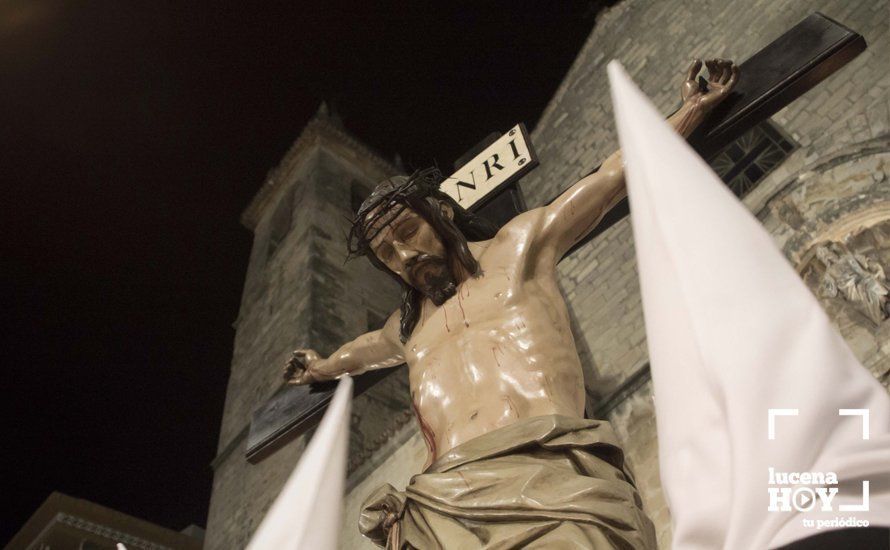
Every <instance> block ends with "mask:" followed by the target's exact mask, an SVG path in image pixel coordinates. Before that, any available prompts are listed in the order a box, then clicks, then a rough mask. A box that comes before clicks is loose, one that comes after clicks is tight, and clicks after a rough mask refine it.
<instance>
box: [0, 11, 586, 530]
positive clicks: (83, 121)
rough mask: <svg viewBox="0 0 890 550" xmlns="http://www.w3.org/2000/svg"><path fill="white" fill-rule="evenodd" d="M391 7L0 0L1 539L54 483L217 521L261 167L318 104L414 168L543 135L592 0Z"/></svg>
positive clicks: (131, 506) (135, 506) (173, 522)
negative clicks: (216, 490)
mask: <svg viewBox="0 0 890 550" xmlns="http://www.w3.org/2000/svg"><path fill="white" fill-rule="evenodd" d="M398 4H400V6H401V7H400V8H396V7H383V6H384V3H382V2H345V3H344V2H330V1H328V2H299V1H289V2H282V3H280V4H277V3H275V4H273V3H271V2H262V3H250V2H243V1H241V2H233V3H231V4H228V5H227V4H224V3H209V2H199V1H192V2H162V1H159V0H151V1H146V2H135V1H129V0H109V1H106V2H92V3H89V2H62V1H54V0H7V1H4V2H2V3H0V174H2V176H0V178H2V179H0V189H2V190H0V193H2V199H0V206H2V213H0V231H2V254H0V261H2V281H3V282H2V302H0V306H2V320H3V328H2V332H0V341H2V347H0V357H2V362H3V364H2V369H3V370H2V373H3V386H2V388H3V390H2V391H3V393H2V399H0V413H2V416H0V422H2V425H3V434H2V435H3V438H2V440H3V443H4V446H5V451H4V452H3V453H2V455H0V456H2V458H0V472H2V486H0V520H2V531H0V543H2V542H4V541H6V540H8V539H9V537H11V536H12V535H13V534H14V532H15V531H16V530H17V529H18V528H19V527H20V526H21V525H22V524H23V523H24V521H25V520H26V518H27V517H28V516H29V515H30V514H31V513H32V512H33V511H34V510H35V509H36V508H37V507H38V506H39V505H40V503H41V502H42V501H43V500H44V499H45V498H46V497H47V495H48V494H49V493H50V492H51V491H53V490H58V491H62V492H64V493H67V494H70V495H72V496H76V497H81V498H86V499H89V500H92V501H95V502H98V503H100V504H103V505H106V506H110V507H112V508H116V509H118V510H121V511H123V512H126V513H129V514H132V515H135V516H138V517H142V518H145V519H147V520H150V521H154V522H157V523H160V524H161V525H165V526H168V527H172V528H175V529H181V528H183V527H185V526H186V525H188V524H190V523H197V524H199V525H202V526H203V525H205V523H206V514H207V506H208V502H209V499H210V487H211V480H212V472H211V470H210V467H209V463H210V461H211V459H212V458H213V456H214V454H215V449H216V443H217V437H218V432H219V423H220V419H221V416H222V408H223V401H224V397H225V387H226V381H227V378H228V373H229V363H230V358H231V352H232V340H233V336H234V332H233V330H232V328H231V323H232V321H234V319H235V317H236V314H237V308H238V303H239V296H240V292H241V285H242V282H243V274H244V271H245V269H246V262H247V257H248V252H249V246H250V234H249V233H248V231H247V230H245V229H244V228H243V227H241V226H240V225H239V223H238V216H239V214H240V212H241V211H242V210H243V209H244V208H245V207H246V206H247V204H248V202H249V201H250V199H251V197H252V196H253V195H254V193H255V192H256V191H257V190H258V189H259V187H260V185H261V183H262V181H263V178H264V176H265V174H266V172H267V171H268V170H269V169H270V168H272V167H273V166H274V165H275V164H276V163H277V162H278V160H279V159H280V158H281V156H282V155H283V154H284V152H285V151H286V150H287V148H288V146H289V145H290V144H291V143H292V142H293V140H294V139H295V138H296V137H297V136H298V135H299V132H300V130H301V129H302V128H303V126H304V125H305V123H306V122H307V121H308V120H309V118H310V117H311V116H312V114H313V113H314V112H315V110H316V109H317V107H318V105H319V103H320V101H322V99H328V100H331V101H333V102H334V104H335V106H336V108H337V110H338V111H339V113H340V114H341V115H342V117H343V119H344V121H345V125H346V127H347V128H348V129H349V130H350V131H352V132H353V133H354V134H355V135H356V136H358V137H359V138H360V139H362V140H364V141H365V142H367V143H368V144H370V145H371V146H372V147H374V148H376V149H377V150H379V151H381V152H383V153H384V154H385V155H387V156H388V157H390V158H391V157H392V156H393V155H394V154H395V153H399V154H401V155H402V158H403V159H404V160H405V162H406V164H408V165H409V167H412V166H413V167H420V166H423V165H425V164H428V163H430V162H432V161H434V160H435V161H438V162H439V163H440V165H442V166H448V165H450V163H451V162H452V161H453V160H454V159H455V158H456V157H458V156H460V155H461V154H462V153H463V152H464V151H465V150H467V149H468V148H470V147H471V146H473V145H474V144H475V143H476V142H477V141H478V140H480V139H481V138H483V137H485V135H487V134H488V133H489V132H491V131H494V130H501V131H502V130H505V129H507V128H509V127H510V126H512V125H513V124H514V123H515V122H517V121H524V122H526V123H527V124H529V125H530V126H532V125H533V124H534V122H535V121H536V120H537V118H538V117H539V116H540V114H541V111H542V110H543V108H544V107H545V106H546V104H547V101H548V100H549V98H550V96H551V95H552V94H553V92H554V91H555V90H556V87H557V86H558V85H559V82H560V80H561V79H562V77H563V76H564V74H565V72H566V71H567V70H568V68H569V66H570V64H571V62H572V61H573V59H574V56H575V54H576V53H577V52H578V50H579V49H580V47H581V45H582V44H583V42H584V39H585V38H586V37H587V35H588V33H589V32H590V30H591V28H592V26H593V23H594V18H595V13H596V11H597V5H598V2H596V1H592V0H587V1H580V2H567V1H564V2H548V1H541V2H539V3H537V4H534V3H522V2H498V3H492V2H461V3H457V2H447V3H446V2H440V3H439V7H438V8H437V9H435V10H418V11H406V7H407V6H420V5H421V3H416V2H400V3H398ZM251 5H253V6H257V7H256V8H251V7H250V6H251ZM370 5H375V6H376V9H375V10H374V11H368V10H369V7H368V6H370ZM445 5H447V6H450V7H448V8H445V7H444V6H445ZM259 6H263V9H259ZM557 6H558V7H559V11H558V12H557V11H555V10H556V7H557ZM413 9H417V8H413ZM362 10H365V11H362Z"/></svg>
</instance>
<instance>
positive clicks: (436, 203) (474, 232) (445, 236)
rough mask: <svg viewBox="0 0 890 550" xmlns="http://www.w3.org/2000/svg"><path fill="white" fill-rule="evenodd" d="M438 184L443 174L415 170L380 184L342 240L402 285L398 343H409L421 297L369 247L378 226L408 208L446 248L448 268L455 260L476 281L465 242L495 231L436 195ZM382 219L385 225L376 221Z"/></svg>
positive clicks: (478, 270)
mask: <svg viewBox="0 0 890 550" xmlns="http://www.w3.org/2000/svg"><path fill="white" fill-rule="evenodd" d="M441 182H442V174H441V172H439V170H438V169H437V168H427V169H424V170H418V171H416V172H414V173H413V174H411V175H410V176H408V177H405V176H396V177H393V178H390V179H388V180H384V181H383V182H381V183H380V184H378V185H377V187H375V188H374V191H373V192H372V193H371V195H370V196H368V198H367V199H365V201H364V202H363V203H362V205H361V207H360V208H359V209H358V212H356V215H355V218H354V219H353V223H352V228H351V230H350V232H349V237H348V242H347V247H348V250H349V257H350V258H352V257H355V256H367V258H368V260H370V261H371V263H372V264H373V265H374V266H375V267H376V268H377V269H379V270H381V271H383V272H385V273H388V274H389V275H390V276H391V277H392V278H393V279H395V280H396V282H398V283H399V286H401V287H402V304H401V307H400V313H401V319H400V322H399V339H400V340H401V341H402V343H405V342H407V341H408V338H409V337H410V336H411V333H412V332H413V331H414V327H415V326H416V325H417V322H418V320H419V319H420V313H421V310H420V305H421V303H422V302H423V293H422V292H421V291H420V290H418V289H416V288H414V287H413V286H411V285H409V284H408V283H406V282H405V281H404V280H403V279H402V278H401V277H399V276H398V275H397V274H395V273H394V272H393V271H391V270H390V269H389V268H388V267H386V264H384V263H383V262H382V261H380V259H379V258H377V255H376V254H374V252H373V250H371V246H370V242H371V240H372V239H373V238H374V236H375V235H376V234H377V232H379V231H382V229H383V227H385V226H386V224H387V223H389V221H391V220H392V219H394V217H395V216H397V215H398V212H400V211H401V210H402V209H403V208H410V209H411V210H413V211H414V212H416V213H417V214H418V215H420V216H421V217H423V219H425V220H426V221H427V222H428V223H429V224H430V225H431V226H432V227H433V229H435V230H436V233H437V234H438V235H439V238H440V239H441V240H442V244H443V245H444V247H445V253H446V256H447V259H448V261H449V262H450V263H451V269H452V270H453V269H455V267H456V266H455V265H454V262H458V263H459V264H460V265H462V266H463V267H464V268H465V269H466V270H467V271H468V272H469V273H470V274H471V275H472V276H474V277H478V276H479V275H481V272H482V270H481V268H480V266H479V262H478V261H477V260H476V258H474V257H473V254H472V252H470V248H469V246H468V245H467V242H468V241H484V240H487V239H491V238H492V237H494V236H495V234H496V233H497V231H498V227H497V226H496V225H495V224H494V223H492V222H490V221H489V220H486V219H485V218H482V217H480V216H477V215H475V214H472V213H471V212H468V211H467V210H465V209H464V208H463V207H462V206H461V205H459V204H458V203H457V201H455V200H454V199H452V198H451V197H450V196H448V195H447V194H445V193H443V192H441V191H440V190H439V184H441ZM442 203H445V204H447V205H449V206H450V207H451V209H452V211H453V212H454V215H453V217H452V218H451V219H449V218H448V217H447V216H445V215H444V214H443V213H442V209H441V204H442ZM369 214H371V215H370V216H369ZM381 220H387V221H386V223H381V224H377V223H376V222H378V221H381ZM372 229H375V232H374V233H373V234H369V230H372Z"/></svg>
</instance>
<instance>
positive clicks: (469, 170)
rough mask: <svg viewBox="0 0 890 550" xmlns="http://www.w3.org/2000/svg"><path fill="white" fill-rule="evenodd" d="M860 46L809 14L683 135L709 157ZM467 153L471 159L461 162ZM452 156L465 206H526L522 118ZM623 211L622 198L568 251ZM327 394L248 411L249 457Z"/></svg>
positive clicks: (282, 440)
mask: <svg viewBox="0 0 890 550" xmlns="http://www.w3.org/2000/svg"><path fill="white" fill-rule="evenodd" d="M865 48H866V44H865V39H864V38H863V37H862V36H860V35H859V34H857V33H855V32H854V31H852V30H850V29H848V28H846V27H844V26H843V25H841V24H840V23H838V22H836V21H833V20H832V19H830V18H828V17H826V16H824V15H822V14H820V13H814V14H812V15H810V16H809V17H807V18H806V19H804V20H803V21H801V22H800V23H798V24H797V25H795V26H794V27H792V28H791V29H790V30H788V31H787V32H786V33H785V34H783V35H782V36H780V37H779V38H777V39H776V40H774V41H773V42H772V43H770V44H769V45H768V46H766V47H765V48H763V49H762V50H760V51H759V52H757V53H756V54H754V55H753V56H752V57H751V58H750V59H748V60H747V61H745V62H743V63H742V64H741V65H740V69H741V77H740V79H739V82H738V84H737V86H736V88H735V90H734V91H733V92H732V94H731V95H730V96H729V97H728V98H727V99H726V100H725V101H724V102H723V103H721V105H720V106H719V107H718V108H717V109H716V110H715V111H714V112H713V113H711V115H710V116H709V118H708V120H707V121H706V122H705V123H704V124H703V125H702V126H701V127H700V128H698V129H697V130H696V132H695V133H694V134H693V135H692V136H691V137H690V138H689V141H690V143H691V145H692V146H693V147H694V148H695V149H696V151H697V152H698V153H699V154H701V156H702V157H704V158H705V159H706V160H707V159H709V158H710V157H712V156H714V155H715V154H716V153H717V152H719V151H720V150H721V149H722V148H723V147H724V146H726V145H728V144H729V143H731V142H732V141H734V140H735V139H737V138H738V137H740V136H741V135H743V134H744V133H745V132H746V131H748V130H749V129H751V128H752V127H754V126H755V125H757V124H759V123H760V122H762V121H764V120H766V119H767V118H769V117H770V116H772V115H773V114H775V113H776V112H778V111H779V110H780V109H782V108H783V107H785V106H786V105H788V104H789V103H791V102H792V101H794V100H795V99H797V98H798V97H800V96H801V95H802V94H803V93H805V92H807V91H808V90H810V89H812V88H813V87H814V86H815V85H816V84H818V83H819V82H821V81H822V80H824V79H825V78H827V77H828V76H830V75H831V74H833V73H834V72H836V71H837V70H838V69H840V68H841V67H843V66H844V65H846V64H847V63H848V62H849V61H851V60H852V59H853V58H854V57H856V56H857V55H859V54H860V53H861V52H863V51H864V50H865ZM465 159H471V160H469V161H468V162H464V160H465ZM520 160H522V162H520ZM455 164H456V171H455V174H454V175H453V176H452V177H451V178H449V179H448V180H446V182H444V183H443V186H442V188H443V190H444V191H446V192H448V193H449V194H451V195H452V197H454V198H455V200H458V202H460V203H463V204H466V205H468V207H469V209H470V210H473V211H476V212H478V213H479V214H481V215H483V216H486V217H488V218H489V219H491V220H492V221H495V222H496V223H498V224H503V223H505V222H507V221H508V220H509V219H510V218H512V217H513V216H515V215H517V214H518V213H520V212H522V211H524V210H525V204H524V201H523V199H522V196H521V194H520V193H519V191H518V189H517V186H516V183H517V181H518V180H519V178H521V177H522V176H523V175H525V174H526V173H528V171H529V170H531V169H532V168H534V167H535V166H536V165H537V159H536V157H535V155H534V151H533V150H532V148H531V144H530V142H529V140H528V135H527V133H526V132H525V128H524V126H522V125H521V124H520V125H517V126H516V127H514V128H513V129H511V130H510V131H509V132H507V133H506V134H504V135H503V136H500V137H498V136H497V134H495V135H493V136H489V137H488V138H486V139H485V140H483V142H482V143H480V144H479V145H477V146H476V147H475V148H474V149H473V150H471V151H470V152H469V153H467V154H465V155H464V157H462V158H461V159H459V160H458V162H457V163H455ZM458 166H459V167H460V168H457V167H458ZM555 198H556V197H554V199H555ZM628 213H629V209H628V203H627V199H625V200H623V201H622V202H621V203H619V204H618V206H616V207H615V208H613V209H612V210H611V211H610V212H609V213H608V214H607V215H606V216H605V218H604V219H603V220H602V222H600V224H599V225H598V226H597V227H596V228H595V229H594V230H593V231H592V232H591V233H590V234H589V235H588V236H587V237H585V238H584V239H582V240H581V242H579V243H578V244H577V245H575V247H574V248H573V249H572V250H570V251H569V252H568V254H571V253H572V252H573V251H574V250H575V249H577V248H578V247H580V246H583V245H584V244H585V243H587V242H588V241H590V240H591V239H593V238H595V237H596V236H597V235H598V234H600V233H602V232H603V231H605V230H606V229H608V228H609V227H611V226H612V225H614V224H615V223H616V222H617V221H619V220H621V219H622V218H624V217H625V216H627V215H628ZM392 370H393V369H386V370H378V371H371V372H368V373H366V374H363V375H361V376H359V377H357V378H356V380H355V394H356V395H358V394H360V393H362V392H364V391H365V390H367V389H368V388H370V387H372V386H373V385H374V384H376V383H377V382H378V381H379V380H381V379H382V378H383V377H385V376H387V375H388V374H389V373H390V372H392ZM332 394H333V384H331V383H328V384H318V385H314V386H312V387H307V386H283V387H282V388H281V389H280V390H279V391H278V392H277V393H276V394H275V395H274V396H273V397H272V398H271V399H270V400H269V401H268V402H266V403H265V404H264V405H263V406H261V407H260V408H259V410H257V411H256V412H255V413H254V414H253V418H252V420H251V424H250V431H249V434H248V438H247V451H246V455H247V459H248V460H249V461H251V462H254V463H255V462H258V461H259V460H262V458H263V457H265V456H267V455H268V454H269V453H271V452H273V451H274V450H275V449H277V448H279V447H281V446H282V445H284V444H286V443H287V442H289V441H291V440H292V439H293V438H295V437H297V436H298V435H300V434H301V433H304V432H305V431H306V430H308V429H310V428H311V427H313V426H315V425H316V424H317V423H318V420H319V418H320V417H321V414H322V413H323V412H324V409H325V407H326V406H327V404H328V403H329V402H330V399H331V395H332Z"/></svg>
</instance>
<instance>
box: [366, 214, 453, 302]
mask: <svg viewBox="0 0 890 550" xmlns="http://www.w3.org/2000/svg"><path fill="white" fill-rule="evenodd" d="M400 209H401V211H400ZM440 213H441V215H443V216H447V217H449V218H450V217H451V216H452V215H453V212H452V211H451V209H450V208H449V207H448V205H445V204H443V205H442V208H441V211H440ZM372 214H373V213H372ZM375 233H376V235H374V234H375ZM369 234H372V235H374V237H373V238H372V239H371V241H370V244H371V250H372V251H373V252H374V254H375V255H376V256H377V258H378V259H379V260H380V261H381V262H383V264H384V265H386V267H387V268H389V270H390V271H392V272H393V273H395V274H396V275H398V276H399V277H401V278H402V280H403V281H405V282H406V283H407V284H409V285H411V286H412V287H414V288H416V289H417V290H419V291H421V292H423V293H424V294H425V295H426V296H428V297H429V298H430V300H432V302H433V303H434V304H436V305H437V306H438V305H442V304H443V303H445V301H446V300H447V299H448V298H450V297H451V296H454V294H455V292H456V290H457V284H456V282H455V277H454V273H453V272H452V269H451V265H450V262H449V261H448V254H447V250H446V248H445V245H444V244H443V242H442V239H441V237H440V235H439V234H438V232H437V231H436V230H435V228H434V227H433V226H432V225H430V223H429V222H428V221H427V220H426V219H425V218H424V217H423V216H421V215H420V214H418V213H417V212H415V211H414V210H412V209H411V208H410V207H407V206H405V207H404V208H402V207H401V205H396V207H395V208H392V212H391V213H389V212H388V213H386V214H384V215H382V216H380V218H379V219H378V220H377V221H376V222H375V223H374V224H373V225H372V227H371V228H370V229H369Z"/></svg>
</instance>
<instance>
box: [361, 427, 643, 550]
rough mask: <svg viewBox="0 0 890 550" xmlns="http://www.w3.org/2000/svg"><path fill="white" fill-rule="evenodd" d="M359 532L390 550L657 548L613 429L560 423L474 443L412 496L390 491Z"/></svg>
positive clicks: (423, 480) (440, 464) (378, 497)
mask: <svg viewBox="0 0 890 550" xmlns="http://www.w3.org/2000/svg"><path fill="white" fill-rule="evenodd" d="M359 529H360V530H361V532H362V534H363V535H365V536H366V537H368V538H370V539H371V540H373V541H374V542H375V543H376V544H378V545H379V546H385V547H386V548H387V549H390V550H403V549H410V548H420V549H423V550H426V549H434V548H444V549H451V548H484V549H488V550H495V549H505V548H597V549H600V548H603V549H609V548H620V549H633V550H640V549H644V550H645V549H650V548H652V549H654V548H655V547H656V544H655V530H654V527H653V525H652V522H651V521H649V519H648V518H647V517H646V515H645V514H644V513H643V511H642V502H641V500H640V497H639V494H638V493H637V490H636V488H635V486H634V482H633V478H632V477H631V474H630V472H629V471H628V469H627V467H626V465H625V464H624V454H623V452H622V451H621V449H620V448H619V447H618V442H617V440H616V438H615V434H614V433H613V431H612V428H611V426H610V425H609V423H608V422H605V421H601V420H585V419H582V418H571V417H567V416H560V415H548V416H538V417H534V418H529V419H525V420H520V421H518V422H516V423H514V424H511V425H509V426H505V427H503V428H500V429H497V430H494V431H492V432H489V433H487V434H484V435H482V436H480V437H477V438H475V439H472V440H470V441H467V442H466V443H464V444H462V445H459V446H457V447H455V448H454V449H452V450H450V451H449V452H448V453H446V454H445V455H443V456H442V457H441V458H439V460H437V461H436V462H435V463H433V464H432V465H431V466H430V467H429V468H427V469H426V470H425V471H424V472H423V473H420V474H417V475H415V476H414V477H413V478H412V479H411V481H410V483H409V484H408V487H407V488H406V490H405V491H404V492H399V491H396V490H395V488H393V487H392V486H391V485H389V484H386V485H383V486H382V487H380V488H379V489H377V490H376V491H375V492H374V493H372V494H371V495H370V496H369V497H368V499H367V500H366V501H365V503H364V504H363V506H362V513H361V518H360V520H359Z"/></svg>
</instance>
